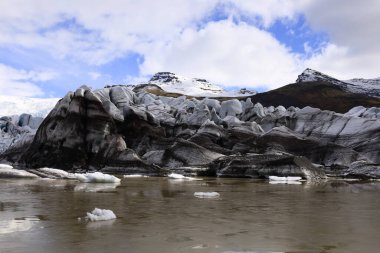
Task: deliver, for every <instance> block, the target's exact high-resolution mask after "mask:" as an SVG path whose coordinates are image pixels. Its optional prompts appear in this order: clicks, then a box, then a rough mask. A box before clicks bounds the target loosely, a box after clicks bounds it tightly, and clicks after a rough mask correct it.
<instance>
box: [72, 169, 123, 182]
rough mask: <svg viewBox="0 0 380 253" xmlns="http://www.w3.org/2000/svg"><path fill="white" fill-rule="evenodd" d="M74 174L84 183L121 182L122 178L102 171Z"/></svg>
mask: <svg viewBox="0 0 380 253" xmlns="http://www.w3.org/2000/svg"><path fill="white" fill-rule="evenodd" d="M74 176H75V177H76V179H78V180H79V181H80V182H82V183H119V182H120V179H119V178H117V177H115V176H112V175H109V174H104V173H101V172H92V173H84V174H82V173H75V174H74Z"/></svg>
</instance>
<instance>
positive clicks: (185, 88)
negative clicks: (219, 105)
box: [148, 72, 256, 97]
mask: <svg viewBox="0 0 380 253" xmlns="http://www.w3.org/2000/svg"><path fill="white" fill-rule="evenodd" d="M148 83H149V84H155V85H158V86H159V87H161V88H162V89H163V90H165V91H166V92H173V93H180V94H184V95H189V96H199V97H237V96H250V95H254V94H256V91H251V90H248V89H246V88H243V89H240V90H237V91H227V90H225V89H224V88H223V87H221V86H219V85H216V84H212V83H209V82H208V81H207V80H205V79H200V78H187V77H183V76H179V75H176V74H174V73H171V72H158V73H156V74H155V75H154V76H153V77H152V78H151V79H150V80H149V82H148Z"/></svg>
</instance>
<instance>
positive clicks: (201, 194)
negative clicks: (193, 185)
mask: <svg viewBox="0 0 380 253" xmlns="http://www.w3.org/2000/svg"><path fill="white" fill-rule="evenodd" d="M194 197H196V198H201V199H212V198H219V197H220V194H219V193H218V192H194Z"/></svg>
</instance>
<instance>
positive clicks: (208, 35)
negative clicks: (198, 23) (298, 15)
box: [140, 20, 302, 88]
mask: <svg viewBox="0 0 380 253" xmlns="http://www.w3.org/2000/svg"><path fill="white" fill-rule="evenodd" d="M144 54H145V61H144V62H143V63H142V65H141V66H140V67H141V73H142V74H150V73H154V72H157V71H166V70H167V71H173V72H176V73H180V74H182V75H187V76H193V77H204V78H207V79H209V80H210V81H213V82H217V83H221V84H224V85H244V86H251V87H255V86H256V87H257V86H262V85H263V84H266V85H268V86H269V87H270V88H275V87H279V86H281V85H283V84H286V83H290V82H293V81H294V79H295V77H296V76H297V74H298V73H299V71H300V70H301V69H302V68H300V66H299V65H298V62H299V59H298V56H297V55H296V54H292V53H291V52H290V51H289V49H288V48H286V47H285V46H284V45H281V44H280V43H279V42H278V41H277V40H276V39H275V38H274V37H273V36H272V35H271V34H270V33H268V32H265V31H263V30H259V29H258V28H256V27H253V26H249V25H247V24H244V23H239V24H234V23H233V22H232V21H230V20H226V21H220V22H213V23H209V24H208V25H207V26H206V27H204V28H203V29H201V30H195V29H187V30H185V31H184V32H183V33H182V34H181V35H180V36H179V37H178V38H177V39H176V40H173V41H172V42H171V43H170V44H163V45H156V46H155V47H153V48H150V47H148V48H146V51H145V52H144Z"/></svg>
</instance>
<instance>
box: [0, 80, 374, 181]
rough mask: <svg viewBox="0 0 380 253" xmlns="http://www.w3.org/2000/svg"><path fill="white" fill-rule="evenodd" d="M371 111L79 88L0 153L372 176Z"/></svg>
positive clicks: (108, 168)
mask: <svg viewBox="0 0 380 253" xmlns="http://www.w3.org/2000/svg"><path fill="white" fill-rule="evenodd" d="M379 110H380V109H379V108H365V107H356V108H353V109H352V110H350V111H349V112H348V113H346V114H340V113H335V112H333V111H326V110H320V109H316V108H312V107H305V108H303V109H299V108H297V107H293V106H289V107H288V108H285V107H284V106H277V107H274V106H269V107H264V106H262V105H261V104H260V103H253V102H252V99H251V98H247V99H244V100H240V101H239V100H237V99H231V100H226V101H222V102H220V101H218V100H216V99H211V98H205V99H196V98H191V99H188V98H186V97H185V96H179V97H168V96H158V95H154V94H151V93H149V92H146V91H144V90H143V89H135V91H132V90H130V89H129V88H128V87H126V86H113V87H107V88H104V89H100V90H94V91H93V90H91V89H89V88H88V87H85V86H84V87H81V88H79V89H78V90H76V91H75V92H70V93H68V94H67V95H66V96H65V97H64V98H63V99H61V100H60V101H59V102H58V103H57V105H56V106H55V107H54V109H53V110H52V111H51V112H50V113H49V115H48V116H47V117H46V118H45V120H44V121H43V122H42V124H41V126H40V127H39V128H38V131H37V133H36V135H35V137H34V139H32V140H30V141H29V142H23V143H22V145H15V146H14V147H12V148H10V149H8V150H7V151H6V152H5V153H3V154H1V155H0V160H3V161H7V162H11V163H14V164H16V165H18V166H21V167H28V168H39V167H44V166H48V167H54V168H60V169H64V170H72V169H76V170H101V171H103V172H112V173H136V172H139V173H148V174H161V173H167V172H168V171H182V172H191V173H197V174H199V175H219V176H234V177H236V176H238V177H259V178H260V177H266V176H268V175H293V176H302V177H303V178H320V177H324V174H325V173H330V174H333V175H339V176H353V177H362V178H368V177H370V178H379V177H380V167H379V164H380V113H379Z"/></svg>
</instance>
